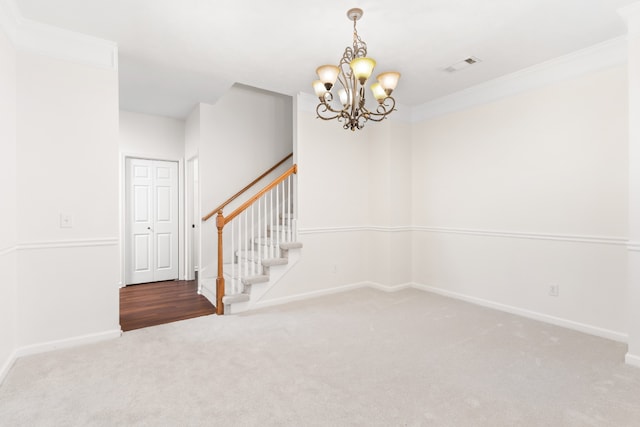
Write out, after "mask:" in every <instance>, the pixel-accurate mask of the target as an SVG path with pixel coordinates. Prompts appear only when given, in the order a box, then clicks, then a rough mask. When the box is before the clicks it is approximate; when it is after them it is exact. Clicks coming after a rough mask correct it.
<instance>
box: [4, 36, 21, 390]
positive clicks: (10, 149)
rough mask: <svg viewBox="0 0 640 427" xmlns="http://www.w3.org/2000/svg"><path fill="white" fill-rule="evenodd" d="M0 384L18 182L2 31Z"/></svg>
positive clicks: (9, 325) (7, 358)
mask: <svg viewBox="0 0 640 427" xmlns="http://www.w3.org/2000/svg"><path fill="white" fill-rule="evenodd" d="M0 93H1V94H2V96H0V123H1V124H2V125H0V141H1V142H0V194H1V195H2V209H0V271H2V283H0V382H2V379H3V377H4V375H5V374H6V373H7V370H8V368H9V366H10V363H11V359H12V354H13V351H14V350H15V348H16V346H17V342H16V329H15V326H16V306H17V296H16V290H17V275H16V273H17V271H16V258H17V254H16V251H17V226H16V222H17V195H16V190H17V179H16V54H15V51H14V49H13V46H12V45H11V43H10V41H9V40H8V39H7V37H6V36H5V33H4V32H3V31H2V30H1V29H0Z"/></svg>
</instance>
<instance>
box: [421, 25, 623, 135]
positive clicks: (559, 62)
mask: <svg viewBox="0 0 640 427" xmlns="http://www.w3.org/2000/svg"><path fill="white" fill-rule="evenodd" d="M626 61H627V38H626V36H622V37H617V38H614V39H611V40H607V41H605V42H602V43H598V44H596V45H594V46H591V47H588V48H586V49H581V50H578V51H576V52H572V53H570V54H568V55H564V56H561V57H559V58H555V59H552V60H550V61H546V62H543V63H540V64H538V65H534V66H532V67H529V68H525V69H524V70H521V71H517V72H515V73H511V74H508V75H506V76H502V77H499V78H497V79H494V80H490V81H487V82H485V83H481V84H479V85H476V86H472V87H470V88H467V89H464V90H461V91H459V92H456V93H453V94H451V95H447V96H444V97H442V98H439V99H436V100H433V101H431V102H427V103H425V104H422V105H420V106H417V107H415V108H414V109H413V115H412V122H414V123H417V122H421V121H425V120H429V119H432V118H435V117H439V116H443V115H445V114H449V113H453V112H456V111H461V110H465V109H468V108H472V107H476V106H479V105H483V104H487V103H490V102H493V101H497V100H499V99H502V98H506V97H509V96H513V95H516V94H519V93H522V92H525V91H528V90H531V89H537V88H540V87H543V86H546V85H549V84H553V83H557V82H560V81H563V80H567V79H570V78H574V77H578V76H581V75H584V74H587V73H590V72H595V71H598V70H602V69H605V68H609V67H613V66H617V65H622V64H625V63H626Z"/></svg>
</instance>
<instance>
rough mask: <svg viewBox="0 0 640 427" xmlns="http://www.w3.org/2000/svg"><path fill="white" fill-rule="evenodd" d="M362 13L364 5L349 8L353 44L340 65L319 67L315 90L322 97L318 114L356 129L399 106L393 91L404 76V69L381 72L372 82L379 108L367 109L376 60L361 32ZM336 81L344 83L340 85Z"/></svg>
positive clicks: (317, 110) (379, 119)
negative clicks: (402, 71)
mask: <svg viewBox="0 0 640 427" xmlns="http://www.w3.org/2000/svg"><path fill="white" fill-rule="evenodd" d="M362 14H363V12H362V9H358V8H354V9H349V11H348V12H347V17H348V18H349V20H352V21H353V46H347V48H346V49H345V50H344V54H343V55H342V59H340V63H339V64H338V65H337V66H336V65H322V66H320V67H318V68H317V69H316V73H317V74H318V80H315V81H314V82H313V90H314V92H315V94H316V96H317V97H318V98H319V99H320V103H319V104H318V106H317V107H316V113H317V114H318V117H319V118H321V119H323V120H334V119H337V120H338V121H339V122H342V127H343V128H344V129H351V130H352V131H355V130H356V129H362V128H363V127H364V124H365V123H366V122H367V121H369V120H372V121H374V122H379V121H381V120H384V119H385V118H386V117H387V116H388V115H389V114H390V113H391V112H392V111H394V110H395V107H396V101H395V99H393V98H392V97H391V93H392V92H393V90H394V89H395V88H396V86H397V85H398V80H399V79H400V73H398V72H396V71H388V72H385V73H382V74H379V75H378V76H377V82H375V83H373V84H372V85H371V86H370V89H371V92H372V94H373V97H374V98H375V99H376V100H377V101H378V102H377V105H376V108H375V110H373V111H371V110H369V109H367V107H366V105H365V102H366V98H365V92H366V90H365V87H366V85H367V81H368V80H369V78H370V77H371V75H372V74H373V69H374V68H375V66H376V61H375V60H374V59H373V58H369V57H367V44H366V43H365V42H364V41H363V40H362V39H361V38H360V36H358V31H357V30H356V22H357V21H358V20H359V19H360V18H361V17H362ZM336 82H338V83H339V86H340V87H336V86H338V85H336ZM336 89H337V90H336ZM333 90H336V93H337V95H338V99H337V100H336V101H334V93H333V92H332V91H333ZM338 101H339V103H338Z"/></svg>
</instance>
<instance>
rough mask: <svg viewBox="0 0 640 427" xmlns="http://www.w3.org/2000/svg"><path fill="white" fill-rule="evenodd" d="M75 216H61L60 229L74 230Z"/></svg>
mask: <svg viewBox="0 0 640 427" xmlns="http://www.w3.org/2000/svg"><path fill="white" fill-rule="evenodd" d="M72 227H73V216H71V214H60V228H72Z"/></svg>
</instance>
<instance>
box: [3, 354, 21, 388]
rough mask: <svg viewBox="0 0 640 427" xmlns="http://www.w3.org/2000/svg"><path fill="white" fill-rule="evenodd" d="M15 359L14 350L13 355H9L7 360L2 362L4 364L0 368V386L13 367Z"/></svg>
mask: <svg viewBox="0 0 640 427" xmlns="http://www.w3.org/2000/svg"><path fill="white" fill-rule="evenodd" d="M17 358H18V356H17V355H16V352H15V350H14V351H13V353H11V355H9V358H8V359H7V360H6V361H5V362H4V364H3V365H2V367H1V368H0V385H2V383H3V382H4V380H5V378H6V377H7V374H8V373H9V371H10V370H11V368H12V367H13V364H14V363H15V362H16V359H17Z"/></svg>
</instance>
